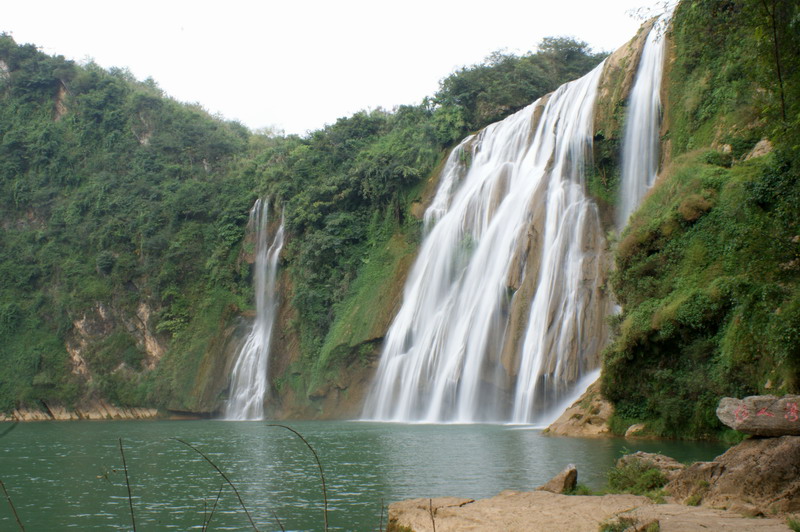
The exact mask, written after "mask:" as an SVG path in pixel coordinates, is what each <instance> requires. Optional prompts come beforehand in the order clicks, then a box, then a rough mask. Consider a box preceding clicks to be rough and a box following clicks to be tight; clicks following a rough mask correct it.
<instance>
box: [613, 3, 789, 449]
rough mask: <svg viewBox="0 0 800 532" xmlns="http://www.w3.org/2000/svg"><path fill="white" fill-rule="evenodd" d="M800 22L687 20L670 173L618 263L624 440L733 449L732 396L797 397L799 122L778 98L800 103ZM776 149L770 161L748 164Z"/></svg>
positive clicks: (752, 7)
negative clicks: (643, 431)
mask: <svg viewBox="0 0 800 532" xmlns="http://www.w3.org/2000/svg"><path fill="white" fill-rule="evenodd" d="M767 8H769V9H772V10H777V11H778V12H779V15H780V17H779V19H778V20H777V21H774V20H773V19H772V18H770V17H769V16H767V15H766V12H765V11H763V10H765V9H767ZM770 12H772V11H770ZM798 13H800V7H798V4H797V3H796V2H786V3H781V2H777V3H776V2H755V1H750V0H747V1H745V0H736V1H734V0H696V1H685V2H683V3H681V5H680V6H679V8H678V10H677V12H676V14H675V18H674V27H675V30H673V32H672V38H673V41H674V52H673V53H674V58H675V60H674V62H673V63H672V64H671V67H670V69H669V72H668V80H669V82H668V83H669V84H668V88H667V92H668V102H669V104H668V107H667V114H666V117H665V120H666V122H667V124H668V127H669V129H668V133H667V136H668V139H669V141H670V145H671V150H672V153H671V156H672V158H673V160H672V162H671V164H669V165H668V166H667V167H666V168H665V169H664V170H663V172H662V176H661V179H660V181H659V183H658V184H657V185H656V187H655V188H654V190H653V191H652V193H651V194H650V195H649V196H648V198H647V199H646V201H645V202H644V204H643V205H642V207H641V208H640V210H639V211H638V212H637V213H636V215H635V216H634V217H633V218H632V220H631V222H630V224H629V227H628V229H627V230H626V232H625V233H624V234H623V235H622V238H621V240H620V242H619V243H618V245H617V248H616V252H615V258H616V266H617V268H616V271H615V272H614V274H613V277H612V285H613V288H614V291H615V293H616V295H617V298H618V300H619V302H620V304H621V305H622V306H623V312H622V313H621V314H620V315H619V316H616V317H615V318H614V320H613V327H614V330H615V335H614V340H613V343H612V345H611V346H610V347H609V349H607V351H606V354H605V367H604V375H603V390H604V393H605V395H606V396H607V397H608V398H609V399H611V400H612V401H613V402H614V403H615V406H616V413H615V419H614V420H612V426H613V427H616V429H617V430H618V431H624V428H625V427H627V426H629V425H630V424H632V423H635V422H646V423H647V424H648V428H649V430H650V431H651V432H652V433H655V434H658V435H662V436H671V437H692V438H715V437H726V432H725V431H724V430H723V427H722V426H721V424H720V423H719V421H718V420H717V418H716V415H715V408H716V406H717V403H718V401H719V399H720V398H721V397H723V396H737V397H741V396H746V395H752V394H758V393H775V394H782V393H796V392H798V391H799V390H800V379H799V378H798V377H800V226H798V223H799V221H800V180H798V177H800V159H799V158H798V156H797V153H798V145H800V143H799V142H798V130H800V128H798V125H800V124H798V121H800V115H798V114H797V107H796V105H797V102H796V98H794V99H792V98H784V97H783V96H782V95H781V94H782V92H783V93H784V94H794V95H796V94H798V89H800V83H799V82H800V78H799V77H798V69H797V68H791V69H790V70H789V71H787V68H789V65H796V64H797V61H798V58H800V39H799V38H798V36H799V35H800V32H798V31H797V28H796V25H797V23H798V22H797V21H798V20H800V19H798V16H797V15H798ZM773 22H774V26H775V27H773ZM773 29H774V30H775V33H774V35H778V36H779V37H780V38H779V42H778V44H779V50H780V52H781V53H780V63H779V65H778V66H780V70H781V72H782V74H781V76H780V82H778V77H779V76H778V75H777V70H778V68H777V67H776V63H775V55H774V52H775V47H774V46H772V41H771V37H770V36H771V35H773V31H772V30H773ZM754 51H755V52H756V53H754ZM787 72H791V75H789V74H788V73H787ZM790 100H793V101H791V102H790ZM784 112H785V113H786V114H785V116H786V118H785V119H784ZM763 137H767V138H769V139H770V140H771V141H772V143H773V145H774V147H775V149H774V150H773V152H772V153H771V154H770V155H768V156H762V157H757V158H752V159H747V157H746V156H747V154H748V153H749V152H750V151H751V149H752V148H753V147H754V146H755V144H756V143H757V142H758V141H759V139H761V138H763Z"/></svg>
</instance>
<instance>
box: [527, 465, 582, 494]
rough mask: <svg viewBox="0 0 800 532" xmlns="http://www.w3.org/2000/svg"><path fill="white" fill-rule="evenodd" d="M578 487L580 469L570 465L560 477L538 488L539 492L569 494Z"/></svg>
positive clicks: (555, 477)
mask: <svg viewBox="0 0 800 532" xmlns="http://www.w3.org/2000/svg"><path fill="white" fill-rule="evenodd" d="M577 485H578V468H576V467H575V464H569V465H568V466H567V467H566V468H564V470H563V471H562V472H561V473H559V474H558V475H556V476H554V477H553V478H551V479H550V480H549V481H547V483H546V484H545V485H544V486H540V487H538V488H536V490H537V491H549V492H550V493H568V492H570V491H572V490H574V489H575V486H577Z"/></svg>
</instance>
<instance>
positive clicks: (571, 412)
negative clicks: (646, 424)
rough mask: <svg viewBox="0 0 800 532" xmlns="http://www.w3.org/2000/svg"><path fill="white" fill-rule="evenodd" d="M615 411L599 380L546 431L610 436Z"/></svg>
mask: <svg viewBox="0 0 800 532" xmlns="http://www.w3.org/2000/svg"><path fill="white" fill-rule="evenodd" d="M613 413H614V406H613V405H612V404H611V403H610V402H608V401H607V400H606V399H605V398H604V397H603V396H602V394H601V393H600V381H599V380H598V381H596V382H595V383H594V384H592V385H591V386H589V388H588V389H587V390H586V392H584V394H583V395H582V396H581V397H580V398H579V399H578V400H577V401H575V403H574V404H573V405H572V406H570V407H569V408H567V410H566V411H564V413H563V414H561V416H560V417H559V418H558V419H557V420H556V421H554V422H553V424H552V425H550V426H549V427H547V429H545V431H544V432H545V434H551V435H554V436H610V435H611V429H610V428H609V427H608V420H609V419H610V418H611V415H612V414H613Z"/></svg>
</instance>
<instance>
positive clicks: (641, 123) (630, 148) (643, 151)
mask: <svg viewBox="0 0 800 532" xmlns="http://www.w3.org/2000/svg"><path fill="white" fill-rule="evenodd" d="M671 14H672V8H670V9H669V10H668V11H667V12H666V13H664V14H663V15H662V16H661V17H660V18H659V20H658V21H657V22H656V23H655V24H654V25H653V27H652V28H651V29H650V32H649V33H648V35H647V40H646V41H645V44H644V48H643V49H642V56H641V58H640V59H639V68H638V69H637V71H636V81H635V82H634V85H633V89H631V95H630V97H629V100H628V115H627V118H626V120H625V132H624V134H623V141H622V177H621V179H620V200H619V206H618V208H617V227H618V229H619V230H620V231H621V230H622V229H623V228H624V227H625V224H627V223H628V218H630V216H631V214H632V213H633V211H634V210H636V207H638V206H639V202H640V201H641V200H642V198H643V197H644V195H645V193H646V192H647V190H648V189H649V188H650V187H651V186H653V183H654V182H655V180H656V174H657V172H658V162H659V150H658V148H659V141H660V139H659V130H660V128H661V95H660V90H661V72H662V67H663V64H664V48H665V41H666V38H665V36H664V34H663V33H664V32H663V27H664V26H665V25H666V23H667V22H668V20H669V17H670V16H671Z"/></svg>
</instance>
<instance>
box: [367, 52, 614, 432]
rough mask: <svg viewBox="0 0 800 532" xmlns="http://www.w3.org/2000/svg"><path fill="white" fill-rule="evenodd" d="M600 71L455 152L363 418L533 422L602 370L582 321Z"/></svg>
mask: <svg viewBox="0 0 800 532" xmlns="http://www.w3.org/2000/svg"><path fill="white" fill-rule="evenodd" d="M601 71H602V65H600V66H598V67H597V68H595V69H594V70H593V71H592V72H590V73H589V74H587V75H586V76H584V77H583V78H581V79H579V80H577V81H574V82H571V83H568V84H566V85H564V86H562V87H561V88H560V89H558V90H557V91H556V92H555V93H553V94H552V95H551V96H550V97H549V98H547V99H542V100H539V101H537V102H535V103H534V104H532V105H531V106H529V107H527V108H525V109H523V110H521V111H519V112H518V113H516V114H514V115H512V116H510V117H508V118H506V119H505V120H503V121H502V122H498V123H496V124H492V125H490V126H489V127H487V128H486V129H484V130H483V131H481V132H480V133H478V134H477V135H476V136H474V137H469V138H467V139H466V140H464V141H463V142H462V143H461V145H459V146H458V147H457V148H456V149H455V150H454V151H453V153H452V154H451V156H450V158H449V160H448V162H447V164H446V166H445V169H444V170H443V174H442V177H441V184H440V186H439V189H438V192H437V195H436V197H435V199H434V201H433V202H432V204H431V206H430V208H429V209H428V211H427V212H426V215H425V220H426V232H427V235H426V237H425V239H424V241H423V244H422V248H421V250H420V253H419V256H418V258H417V261H416V263H415V265H414V267H413V269H412V271H411V273H410V275H409V279H408V281H407V283H406V287H405V292H404V300H403V305H402V307H401V309H400V310H399V312H398V315H397V317H396V318H395V320H394V322H393V323H392V325H391V327H390V329H389V331H388V333H387V337H386V340H385V344H384V351H383V353H382V356H381V360H380V365H379V368H378V371H377V376H376V378H375V380H374V383H373V387H372V389H371V391H370V394H369V396H368V398H367V401H366V403H365V408H364V417H365V418H367V419H375V420H384V421H422V422H476V421H514V422H520V423H528V422H533V421H535V420H536V417H537V416H538V414H540V413H542V411H543V410H544V409H545V408H546V403H549V402H551V401H550V400H555V399H557V398H558V397H559V396H560V395H561V394H562V393H566V392H567V391H568V389H569V387H570V385H571V384H574V383H575V382H576V381H577V380H578V379H579V378H580V377H581V376H582V375H583V374H585V373H586V372H589V371H591V370H593V369H595V368H597V367H598V366H599V347H601V345H602V340H603V339H604V337H597V336H596V334H595V335H592V334H591V333H590V332H589V331H584V321H585V319H586V315H587V313H591V309H593V310H594V312H601V314H600V322H601V323H602V315H603V314H602V310H601V309H600V308H599V307H603V306H604V304H603V302H602V301H599V299H600V298H599V297H598V293H597V292H598V288H599V286H598V284H599V282H600V280H601V275H602V272H601V268H600V267H599V262H600V261H599V260H598V259H599V254H600V253H601V250H602V249H603V246H604V244H603V236H602V234H601V233H600V232H599V231H600V224H599V220H598V217H597V211H596V208H595V205H594V204H593V203H592V201H591V200H589V199H588V198H587V197H586V195H585V193H584V186H583V170H584V167H585V166H586V165H587V164H588V163H589V161H588V160H587V157H588V156H589V155H590V150H591V142H592V134H593V131H592V122H593V104H594V99H595V95H596V92H597V84H598V80H599V77H600V73H601ZM526 287H528V288H526ZM524 291H532V292H533V293H534V294H535V297H534V299H533V302H532V303H531V302H530V299H529V298H528V299H527V300H526V296H524V295H520V293H521V292H524ZM528 297H529V296H528ZM520 298H521V299H520ZM526 323H527V326H525V324H526ZM520 331H521V332H520ZM594 332H595V333H597V331H594ZM567 357H571V360H567ZM535 399H536V400H539V401H541V402H542V404H541V405H540V406H539V407H534V406H533V404H534V403H533V402H534V400H535Z"/></svg>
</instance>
